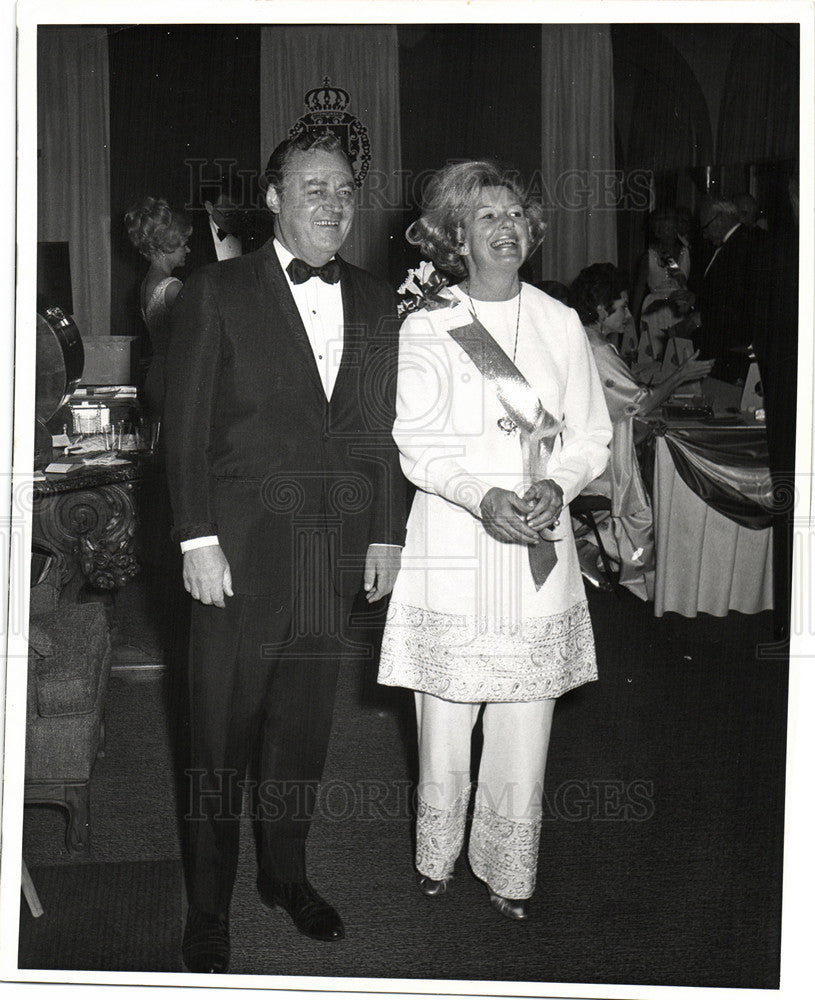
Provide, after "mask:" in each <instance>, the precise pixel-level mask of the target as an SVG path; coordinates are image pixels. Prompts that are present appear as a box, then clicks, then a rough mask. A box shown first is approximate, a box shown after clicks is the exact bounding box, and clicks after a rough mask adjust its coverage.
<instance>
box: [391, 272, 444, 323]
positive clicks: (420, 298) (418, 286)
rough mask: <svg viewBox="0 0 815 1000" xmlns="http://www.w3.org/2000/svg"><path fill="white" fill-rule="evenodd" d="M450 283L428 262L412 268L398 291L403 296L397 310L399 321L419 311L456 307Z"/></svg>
mask: <svg viewBox="0 0 815 1000" xmlns="http://www.w3.org/2000/svg"><path fill="white" fill-rule="evenodd" d="M448 283H449V279H447V278H446V277H445V276H444V275H443V274H439V272H438V271H437V270H436V269H435V267H434V266H433V265H432V264H431V263H430V261H428V260H423V261H422V262H421V264H419V266H418V267H413V268H411V269H410V270H409V271H408V273H407V277H406V278H405V280H404V281H403V282H402V284H401V285H400V286H399V288H398V289H397V294H398V295H400V296H401V298H400V300H399V303H398V305H397V310H396V311H397V315H398V316H399V319H403V318H404V317H405V316H407V315H408V314H409V313H412V312H416V311H417V310H419V309H446V308H447V307H448V306H451V305H455V303H456V297H455V296H454V295H453V293H452V292H451V291H450V290H449V289H448V288H447V285H448Z"/></svg>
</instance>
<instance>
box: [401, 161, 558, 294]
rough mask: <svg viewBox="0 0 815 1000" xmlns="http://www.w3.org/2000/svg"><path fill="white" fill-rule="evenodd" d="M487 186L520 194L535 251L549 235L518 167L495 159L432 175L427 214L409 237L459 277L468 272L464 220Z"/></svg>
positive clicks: (426, 199) (412, 227) (465, 163)
mask: <svg viewBox="0 0 815 1000" xmlns="http://www.w3.org/2000/svg"><path fill="white" fill-rule="evenodd" d="M486 187H503V188H506V189H507V190H508V191H510V192H512V194H513V196H514V197H515V198H517V200H518V203H519V204H520V205H521V206H522V208H523V213H524V216H525V218H526V220H527V222H528V223H529V237H530V248H529V252H530V253H532V251H533V250H536V249H537V247H538V246H540V244H541V242H542V240H543V234H544V231H545V230H546V223H545V222H544V221H543V206H542V205H541V204H540V203H539V202H536V201H533V200H532V199H531V198H528V197H527V194H526V191H525V190H524V189H523V187H522V185H521V179H520V177H519V175H518V173H517V171H514V170H511V169H510V168H509V167H504V166H501V165H500V164H498V163H496V162H494V161H492V160H465V161H463V162H461V163H450V164H448V165H447V166H446V167H442V169H441V170H439V171H438V173H436V174H434V175H433V177H432V178H431V179H430V181H429V183H428V185H427V190H426V191H425V196H424V204H423V207H422V214H421V217H420V218H418V219H417V220H416V221H415V222H413V223H411V225H410V226H408V228H407V232H406V233H405V236H406V238H407V241H408V243H412V244H413V245H414V246H418V247H420V248H421V251H422V253H423V254H426V255H427V256H428V257H429V258H430V259H431V260H432V261H433V264H434V265H435V266H436V267H437V268H438V269H439V270H440V271H444V272H446V273H447V274H449V275H452V276H453V277H454V278H464V277H466V275H467V267H466V265H465V263H464V260H463V258H462V255H461V248H462V246H463V230H464V224H465V222H466V221H467V218H468V216H469V214H470V212H472V210H473V208H474V206H475V204H476V202H477V200H478V196H479V195H480V194H481V192H482V190H483V189H484V188H486Z"/></svg>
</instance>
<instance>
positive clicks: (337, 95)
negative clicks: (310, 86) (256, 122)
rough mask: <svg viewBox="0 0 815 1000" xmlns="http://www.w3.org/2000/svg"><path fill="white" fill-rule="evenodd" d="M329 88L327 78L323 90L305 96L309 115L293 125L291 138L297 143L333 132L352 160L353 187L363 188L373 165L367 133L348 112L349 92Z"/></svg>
mask: <svg viewBox="0 0 815 1000" xmlns="http://www.w3.org/2000/svg"><path fill="white" fill-rule="evenodd" d="M330 84H331V81H330V80H329V78H328V77H325V78H324V80H323V85H322V87H315V88H314V90H310V91H309V92H308V93H307V94H306V96H305V98H304V103H305V105H306V107H307V108H308V112H307V113H306V114H304V115H303V117H302V118H298V119H297V121H296V122H295V123H294V125H292V127H291V129H290V130H289V136H290V137H291V138H292V139H294V138H295V137H296V136H298V135H302V134H303V133H308V134H310V135H316V134H318V133H322V132H332V133H333V134H334V135H336V136H337V138H338V139H339V140H340V142H341V143H342V145H343V149H344V150H345V152H346V153H347V154H348V157H349V158H350V160H351V164H352V169H353V172H354V183H355V184H356V186H357V187H362V182H363V181H364V180H365V177H366V175H367V173H368V168H369V167H370V165H371V144H370V142H369V141H368V129H367V128H366V127H365V126H364V125H363V124H362V122H361V121H360V120H359V118H357V117H356V116H355V115H352V114H351V113H350V112H349V111H347V110H346V108H347V107H348V105H349V104H350V102H351V97H350V95H349V94H348V91H346V90H343V89H342V88H341V87H332V86H331V85H330Z"/></svg>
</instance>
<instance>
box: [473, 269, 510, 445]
mask: <svg viewBox="0 0 815 1000" xmlns="http://www.w3.org/2000/svg"><path fill="white" fill-rule="evenodd" d="M523 287H524V286H523V285H519V287H518V314H517V316H516V317H515V343H514V345H513V347H512V363H513V365H514V364H515V357H516V355H517V353H518V331H519V330H520V328H521V294H522V292H523ZM465 290H466V292H467V298H468V299H469V300H470V308H471V309H472V311H473V316H475V318H476V319H478V313H477V312H476V311H475V304H474V302H473V300H472V297H471V296H470V279H469V278H468V279H467V284H466V289H465ZM479 322H480V321H479ZM497 423H498V426H499V427H500V429H501V430H502V431H503V432H504V434H506V435H507V437H509V436H510V435H511V434H514V433H515V431H517V430H518V425H517V424H516V423H515V421H514V420H513V419H512V417H510V416H506V415H505V416H503V417H501V418H500V419H499V420H498V421H497Z"/></svg>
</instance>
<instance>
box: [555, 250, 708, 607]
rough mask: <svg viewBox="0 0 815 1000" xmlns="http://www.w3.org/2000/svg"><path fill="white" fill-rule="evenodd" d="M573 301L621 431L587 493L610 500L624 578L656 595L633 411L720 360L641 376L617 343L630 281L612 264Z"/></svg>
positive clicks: (581, 283) (590, 274)
mask: <svg viewBox="0 0 815 1000" xmlns="http://www.w3.org/2000/svg"><path fill="white" fill-rule="evenodd" d="M570 302H571V305H572V307H573V308H574V309H575V310H576V311H577V314H578V316H579V317H580V319H581V321H582V323H583V327H584V329H585V331H586V336H587V337H588V338H589V344H590V345H591V350H592V354H593V355H594V361H595V364H596V365H597V371H598V373H599V375H600V381H601V383H602V386H603V393H604V394H605V399H606V405H607V406H608V412H609V415H610V417H611V423H612V427H613V429H614V435H613V437H612V442H611V460H610V461H609V463H608V467H607V468H606V470H605V472H604V473H603V475H602V476H601V477H600V478H599V479H598V480H596V481H595V482H593V483H592V484H591V486H590V487H589V488H588V489H587V491H586V492H588V493H593V494H596V495H599V496H607V497H610V498H611V514H612V526H613V529H614V537H615V541H616V543H617V548H618V550H619V553H618V555H619V559H620V583H621V584H623V586H626V587H628V588H629V590H631V591H632V592H633V593H635V594H636V595H637V596H638V597H641V598H642V599H643V600H646V599H647V600H652V599H653V596H654V593H653V589H654V568H653V560H654V544H653V515H652V513H651V504H650V500H649V499H648V495H647V493H646V492H645V487H644V486H643V483H642V477H641V475H640V469H639V464H638V462H637V455H636V452H635V450H634V417H635V416H638V415H639V416H641V417H644V416H646V415H647V414H648V413H650V412H651V411H652V410H653V409H655V408H656V407H657V406H661V405H662V403H664V402H665V400H666V399H668V397H669V396H670V395H671V394H672V393H673V392H675V391H676V390H677V389H678V388H679V386H681V385H684V384H685V383H687V382H695V381H696V380H697V379H701V378H704V377H705V376H707V375H709V374H710V370H711V368H712V367H713V362H712V361H698V360H697V356H698V354H699V352H698V351H697V352H696V353H695V354H694V355H693V356H692V357H690V358H688V359H687V360H686V361H685V362H684V363H683V364H682V365H681V366H680V367H679V368H678V369H677V370H676V371H675V372H674V373H673V374H672V375H670V376H669V377H668V378H666V379H665V381H664V382H662V383H661V384H660V385H658V386H655V387H654V388H646V387H644V386H641V385H639V384H638V383H637V382H635V381H634V378H633V377H632V375H631V372H630V371H629V370H628V367H627V366H626V364H625V362H624V361H623V359H622V358H621V357H620V355H619V353H618V351H617V348H616V347H615V346H614V341H616V340H617V339H618V338H619V335H620V333H621V331H622V329H623V327H624V326H625V325H626V323H627V322H629V321H630V319H631V314H630V312H629V311H628V279H627V277H626V275H625V274H623V272H622V271H620V270H618V269H617V268H616V267H614V265H613V264H592V265H591V266H590V267H587V268H584V269H583V270H582V271H581V272H580V274H579V275H578V276H577V278H575V280H574V282H573V283H572V287H571V296H570Z"/></svg>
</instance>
